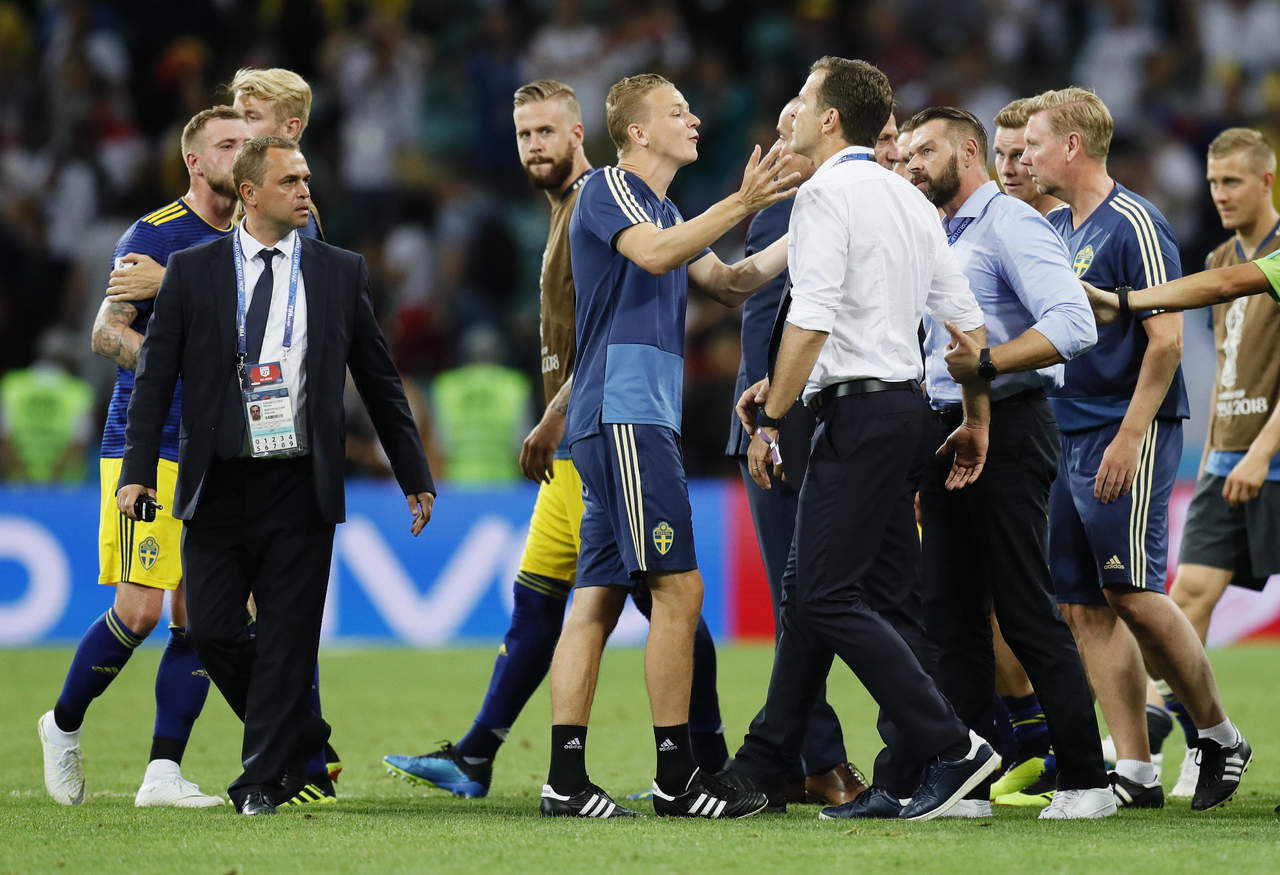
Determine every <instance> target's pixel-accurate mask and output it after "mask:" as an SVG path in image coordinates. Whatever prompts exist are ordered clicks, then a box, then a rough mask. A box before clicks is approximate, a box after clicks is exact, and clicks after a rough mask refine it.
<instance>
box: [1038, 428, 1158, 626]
mask: <svg viewBox="0 0 1280 875" xmlns="http://www.w3.org/2000/svg"><path fill="white" fill-rule="evenodd" d="M1119 429H1120V423H1118V422H1117V423H1113V424H1111V425H1105V426H1103V427H1101V428H1095V429H1090V430H1088V431H1081V432H1072V433H1070V434H1066V433H1064V434H1063V435H1062V455H1061V457H1060V459H1059V461H1058V478H1057V480H1055V481H1054V484H1053V489H1052V490H1051V491H1050V493H1049V569H1050V571H1051V572H1052V574H1053V588H1054V592H1055V594H1056V596H1057V599H1058V601H1059V602H1060V603H1062V604H1072V605H1105V604H1106V603H1107V600H1106V597H1105V596H1104V595H1103V592H1102V587H1104V586H1114V587H1122V588H1131V589H1133V588H1136V589H1144V590H1150V591H1152V592H1159V593H1163V592H1164V591H1165V569H1166V567H1167V564H1168V559H1169V495H1170V493H1172V492H1173V481H1174V478H1175V476H1176V475H1177V473H1178V463H1179V462H1180V461H1181V459H1182V422H1181V421H1180V420H1167V419H1164V420H1161V419H1157V420H1155V421H1154V422H1152V423H1151V426H1150V427H1149V428H1148V429H1147V432H1146V434H1145V435H1143V438H1142V452H1141V453H1140V455H1139V457H1138V471H1137V474H1136V475H1135V476H1134V478H1133V487H1132V488H1131V489H1130V490H1129V494H1128V495H1122V496H1121V497H1120V498H1118V499H1116V500H1115V501H1113V502H1112V503H1111V504H1103V503H1102V502H1100V501H1098V500H1097V499H1096V498H1094V497H1093V486H1094V480H1095V478H1096V477H1097V474H1098V465H1099V464H1100V463H1101V462H1102V454H1103V453H1104V452H1106V449H1107V447H1108V445H1110V443H1111V441H1112V439H1113V438H1115V436H1116V432H1117V431H1119Z"/></svg>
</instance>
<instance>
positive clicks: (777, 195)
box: [738, 143, 800, 213]
mask: <svg viewBox="0 0 1280 875" xmlns="http://www.w3.org/2000/svg"><path fill="white" fill-rule="evenodd" d="M781 150H782V145H781V144H780V143H774V144H773V146H772V148H770V149H769V151H768V152H766V153H765V154H764V157H761V155H760V147H759V146H756V147H755V149H753V150H752V152H751V158H750V159H748V161H747V169H746V170H745V171H743V174H742V187H741V188H740V189H738V197H739V199H741V201H742V206H743V208H744V209H745V210H746V211H747V212H749V213H754V212H758V211H759V210H763V209H764V208H765V207H767V206H769V205H770V204H776V203H777V202H778V201H780V200H785V199H787V198H789V197H791V196H792V195H794V194H795V193H796V189H797V188H799V186H800V174H799V173H786V174H784V173H783V171H784V170H786V167H787V165H788V164H790V163H791V156H790V155H786V156H784V157H783V158H781V159H780V158H778V153H779V152H780V151H781Z"/></svg>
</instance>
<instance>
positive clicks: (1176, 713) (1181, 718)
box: [1160, 689, 1200, 748]
mask: <svg viewBox="0 0 1280 875" xmlns="http://www.w3.org/2000/svg"><path fill="white" fill-rule="evenodd" d="M1160 696H1161V698H1163V699H1164V706H1165V707H1166V708H1168V709H1169V713H1170V714H1172V715H1173V719H1174V720H1177V721H1178V725H1179V726H1181V727H1182V734H1183V735H1184V736H1185V737H1186V741H1187V747H1189V748H1191V747H1195V746H1196V743H1197V742H1198V741H1199V740H1200V731H1199V730H1198V729H1196V725H1195V723H1193V722H1192V720H1191V715H1190V714H1188V713H1187V707H1186V706H1185V705H1183V704H1182V703H1181V702H1179V701H1178V697H1177V696H1175V695H1174V694H1173V691H1172V690H1170V691H1168V692H1165V690H1164V689H1161V690H1160Z"/></svg>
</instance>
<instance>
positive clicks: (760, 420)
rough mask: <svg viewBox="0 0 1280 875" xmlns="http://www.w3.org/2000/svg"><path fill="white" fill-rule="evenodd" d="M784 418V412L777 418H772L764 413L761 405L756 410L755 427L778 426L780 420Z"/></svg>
mask: <svg viewBox="0 0 1280 875" xmlns="http://www.w3.org/2000/svg"><path fill="white" fill-rule="evenodd" d="M785 418H786V414H783V415H782V416H781V417H779V418H778V419H774V418H773V417H772V416H770V415H769V414H767V413H765V412H764V408H763V407H761V408H760V409H759V410H757V411H756V427H757V428H779V427H780V426H781V425H782V420H783V419H785Z"/></svg>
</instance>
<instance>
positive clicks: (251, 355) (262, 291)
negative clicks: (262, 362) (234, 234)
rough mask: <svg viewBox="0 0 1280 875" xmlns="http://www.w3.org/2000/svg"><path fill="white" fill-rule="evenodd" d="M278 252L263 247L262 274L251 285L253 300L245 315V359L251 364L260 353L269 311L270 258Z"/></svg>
mask: <svg viewBox="0 0 1280 875" xmlns="http://www.w3.org/2000/svg"><path fill="white" fill-rule="evenodd" d="M278 254H279V250H277V249H263V250H262V251H261V252H259V253H258V256H257V257H258V258H261V259H262V276H260V277H258V282H257V283H256V284H254V287H253V300H252V301H250V302H249V315H248V316H246V317H245V320H244V329H245V359H244V360H245V361H246V362H247V363H249V364H253V363H254V362H257V361H258V358H259V357H260V356H261V355H262V338H263V337H264V336H265V335H266V333H267V314H268V313H270V312H271V292H272V290H273V289H274V288H275V277H274V276H273V275H272V273H271V260H272V259H273V258H275V257H276V256H277V255H278Z"/></svg>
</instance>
